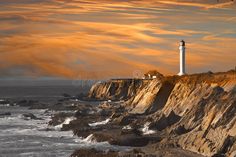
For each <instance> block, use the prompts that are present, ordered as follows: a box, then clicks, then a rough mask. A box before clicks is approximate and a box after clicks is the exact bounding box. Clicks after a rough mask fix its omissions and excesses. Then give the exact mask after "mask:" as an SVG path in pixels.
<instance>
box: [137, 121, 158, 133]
mask: <svg viewBox="0 0 236 157" xmlns="http://www.w3.org/2000/svg"><path fill="white" fill-rule="evenodd" d="M149 126H150V123H149V122H147V123H145V124H144V126H143V128H142V129H141V131H142V132H143V135H150V134H155V133H156V131H155V130H150V129H149Z"/></svg>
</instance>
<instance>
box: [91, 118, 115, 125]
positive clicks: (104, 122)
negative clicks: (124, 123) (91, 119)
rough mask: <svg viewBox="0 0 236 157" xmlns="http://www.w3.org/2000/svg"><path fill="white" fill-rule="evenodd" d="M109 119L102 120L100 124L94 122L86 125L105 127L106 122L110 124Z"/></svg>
mask: <svg viewBox="0 0 236 157" xmlns="http://www.w3.org/2000/svg"><path fill="white" fill-rule="evenodd" d="M110 120H111V119H110V118H108V119H106V120H104V121H101V122H95V123H89V124H88V125H89V126H93V127H94V126H99V125H105V124H107V123H108V122H110Z"/></svg>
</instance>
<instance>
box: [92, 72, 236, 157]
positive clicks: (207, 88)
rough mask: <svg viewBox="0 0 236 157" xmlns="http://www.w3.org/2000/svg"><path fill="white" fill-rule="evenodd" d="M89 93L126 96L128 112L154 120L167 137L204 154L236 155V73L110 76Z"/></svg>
mask: <svg viewBox="0 0 236 157" xmlns="http://www.w3.org/2000/svg"><path fill="white" fill-rule="evenodd" d="M89 98H91V99H99V100H108V99H111V100H114V101H120V100H123V101H124V103H123V104H122V105H123V106H124V107H125V108H126V109H127V114H125V115H126V116H127V117H128V116H129V117H130V116H131V115H140V116H142V118H140V119H138V118H137V119H136V120H135V123H136V124H137V123H142V124H143V123H146V122H149V123H150V129H153V130H156V131H158V132H161V134H162V135H163V136H164V138H163V140H161V141H160V142H158V143H156V147H162V146H167V145H176V146H178V147H181V148H183V149H186V150H190V151H193V152H197V153H200V154H202V155H205V156H213V155H222V154H223V155H227V156H235V155H236V72H235V71H229V72H225V73H215V74H211V73H206V74H194V75H186V76H182V77H179V76H170V77H165V78H163V79H153V80H110V81H107V82H102V83H98V84H96V85H94V86H93V87H92V88H91V90H90V92H89Z"/></svg>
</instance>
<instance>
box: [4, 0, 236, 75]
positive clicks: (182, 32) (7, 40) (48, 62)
mask: <svg viewBox="0 0 236 157" xmlns="http://www.w3.org/2000/svg"><path fill="white" fill-rule="evenodd" d="M182 39H184V40H185V41H186V62H187V66H186V68H187V69H186V71H187V73H189V74H192V73H201V72H207V71H209V70H211V71H227V70H230V69H233V68H234V67H235V66H236V62H235V61H236V2H235V1H231V0H218V1H217V0H1V1H0V79H12V78H14V79H15V78H36V79H38V78H66V79H104V78H114V77H136V76H140V75H142V74H143V73H145V72H146V71H148V70H153V69H155V70H157V71H159V72H161V73H163V74H165V75H173V74H177V73H178V72H179V49H178V44H179V41H180V40H182Z"/></svg>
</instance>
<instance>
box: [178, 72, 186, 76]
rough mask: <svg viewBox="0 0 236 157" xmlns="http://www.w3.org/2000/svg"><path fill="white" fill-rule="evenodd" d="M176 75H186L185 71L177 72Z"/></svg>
mask: <svg viewBox="0 0 236 157" xmlns="http://www.w3.org/2000/svg"><path fill="white" fill-rule="evenodd" d="M178 75H179V76H183V75H186V73H183V72H179V73H178Z"/></svg>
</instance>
